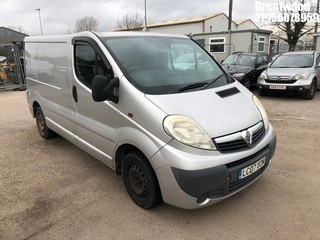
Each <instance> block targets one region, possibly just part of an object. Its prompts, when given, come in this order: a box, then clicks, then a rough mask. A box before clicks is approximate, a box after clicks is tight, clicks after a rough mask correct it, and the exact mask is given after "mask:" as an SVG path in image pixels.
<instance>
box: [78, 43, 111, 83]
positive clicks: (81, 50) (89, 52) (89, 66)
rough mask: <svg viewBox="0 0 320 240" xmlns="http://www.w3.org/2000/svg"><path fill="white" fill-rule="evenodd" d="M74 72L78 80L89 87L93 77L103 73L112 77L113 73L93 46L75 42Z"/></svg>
mask: <svg viewBox="0 0 320 240" xmlns="http://www.w3.org/2000/svg"><path fill="white" fill-rule="evenodd" d="M74 57H75V59H74V62H75V73H76V76H77V78H78V79H79V81H80V82H82V83H83V84H84V85H86V86H87V87H89V88H90V89H91V87H92V81H93V78H94V77H95V76H96V75H103V76H106V77H109V78H112V77H113V76H112V75H113V73H112V70H111V69H108V68H107V67H106V65H105V63H104V62H103V60H102V59H101V57H100V56H99V54H98V53H97V52H96V51H95V50H94V48H93V47H91V46H90V45H86V44H77V45H75V47H74Z"/></svg>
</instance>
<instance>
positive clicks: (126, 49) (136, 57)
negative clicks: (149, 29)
mask: <svg viewBox="0 0 320 240" xmlns="http://www.w3.org/2000/svg"><path fill="white" fill-rule="evenodd" d="M103 41H104V42H105V44H106V47H107V48H108V50H109V51H110V52H111V54H112V55H113V57H114V58H115V60H116V61H117V63H118V64H119V66H120V68H121V70H122V71H123V73H124V74H125V76H126V77H127V79H128V80H129V81H130V82H131V83H132V84H133V85H134V86H135V87H136V88H138V89H139V90H140V91H142V92H144V93H146V94H168V93H177V92H182V91H196V90H201V89H204V88H207V87H210V88H212V87H218V86H223V85H226V84H228V83H230V82H232V81H233V80H232V79H231V78H228V77H227V76H226V75H225V73H224V72H223V70H222V69H221V68H220V66H218V64H217V63H216V62H215V61H214V60H213V59H212V57H211V56H210V55H209V54H208V53H207V52H206V51H205V50H203V49H202V48H201V47H200V46H198V45H197V44H196V43H195V42H193V41H192V40H190V39H188V38H175V37H159V36H157V37H155V36H145V35H144V36H125V37H123V36H122V37H106V38H103Z"/></svg>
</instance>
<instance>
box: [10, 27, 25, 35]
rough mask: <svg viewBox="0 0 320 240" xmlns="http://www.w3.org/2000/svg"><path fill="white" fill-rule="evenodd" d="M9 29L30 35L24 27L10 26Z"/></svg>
mask: <svg viewBox="0 0 320 240" xmlns="http://www.w3.org/2000/svg"><path fill="white" fill-rule="evenodd" d="M8 28H9V29H11V30H14V31H17V32H19V33H23V34H28V33H27V32H26V31H25V30H24V28H23V27H22V26H8Z"/></svg>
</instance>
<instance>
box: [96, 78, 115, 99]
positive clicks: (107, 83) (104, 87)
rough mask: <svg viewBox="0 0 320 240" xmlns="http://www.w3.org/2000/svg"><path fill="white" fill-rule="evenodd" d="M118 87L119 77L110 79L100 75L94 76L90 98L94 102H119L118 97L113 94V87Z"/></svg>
mask: <svg viewBox="0 0 320 240" xmlns="http://www.w3.org/2000/svg"><path fill="white" fill-rule="evenodd" d="M116 87H119V78H117V77H116V78H114V79H112V80H110V79H109V78H107V77H105V76H101V75H97V76H95V77H94V79H93V81H92V98H93V100H94V101H96V102H103V101H106V100H108V101H112V102H114V103H118V102H119V97H118V96H116V95H115V94H114V89H115V88H116Z"/></svg>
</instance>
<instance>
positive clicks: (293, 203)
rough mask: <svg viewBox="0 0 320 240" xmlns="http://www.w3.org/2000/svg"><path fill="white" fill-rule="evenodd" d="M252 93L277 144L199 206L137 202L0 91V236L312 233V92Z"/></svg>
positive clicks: (315, 226)
mask: <svg viewBox="0 0 320 240" xmlns="http://www.w3.org/2000/svg"><path fill="white" fill-rule="evenodd" d="M259 98H260V100H261V101H262V103H263V104H264V106H265V108H266V110H267V112H268V115H269V120H270V122H271V123H272V125H273V127H274V129H275V131H276V134H277V139H278V144H277V149H276V153H275V156H274V158H273V161H272V164H271V165H270V167H269V168H268V169H267V171H266V172H265V174H264V175H263V176H262V177H261V178H260V179H259V180H258V181H256V182H255V183H254V184H252V185H251V186H249V187H248V188H247V189H245V190H244V191H242V192H240V193H238V194H236V195H234V196H232V197H231V198H229V199H227V200H224V201H222V202H220V203H218V204H215V205H213V206H210V207H206V208H203V209H198V210H183V209H178V208H175V207H171V206H168V205H166V204H161V205H160V206H158V207H156V208H155V209H151V210H143V209H141V208H139V207H138V206H136V205H135V204H134V203H133V202H132V201H131V199H130V198H129V196H128V194H127V193H126V190H125V188H124V186H123V183H122V178H121V177H118V176H116V174H115V173H114V172H113V171H112V170H111V169H109V168H108V167H106V166H105V165H103V164H102V163H101V162H99V161H98V160H96V159H94V158H93V157H91V156H89V155H88V154H86V153H85V152H83V151H82V150H80V149H79V148H77V147H76V146H74V145H72V144H71V143H69V142H67V141H66V140H64V139H63V138H61V137H56V138H54V139H52V140H47V141H46V140H43V139H42V138H41V137H40V135H39V134H38V131H37V128H36V123H35V119H33V118H32V117H31V114H30V112H29V109H28V106H27V101H26V93H25V92H24V91H16V92H11V91H9V92H0V110H1V111H0V239H1V240H2V239H3V240H11V239H12V240H20V239H41V240H43V239H59V240H62V239H239V240H241V239H245V240H248V239H254V240H256V239H261V240H263V239H277V240H282V239H290V240H292V239H299V240H301V239H320V227H319V226H320V92H319V91H318V92H317V93H316V96H315V98H314V99H313V100H304V99H301V98H297V97H286V96H285V97H283V96H268V97H259Z"/></svg>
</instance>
